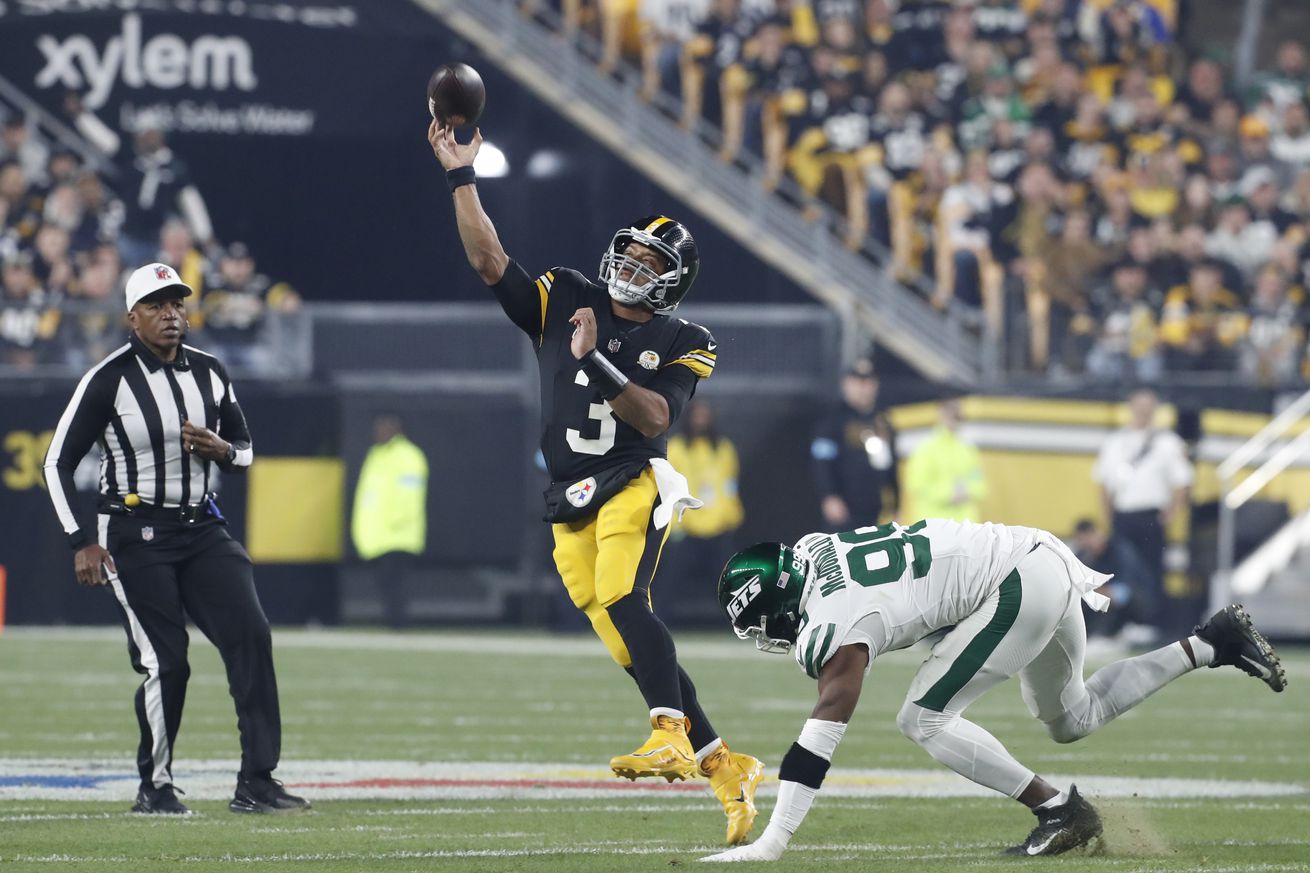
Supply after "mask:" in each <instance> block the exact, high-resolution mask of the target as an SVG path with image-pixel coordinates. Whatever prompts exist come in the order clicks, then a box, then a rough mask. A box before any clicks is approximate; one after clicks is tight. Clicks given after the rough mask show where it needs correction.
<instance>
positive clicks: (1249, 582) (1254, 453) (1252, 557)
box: [1210, 392, 1310, 639]
mask: <svg viewBox="0 0 1310 873" xmlns="http://www.w3.org/2000/svg"><path fill="white" fill-rule="evenodd" d="M1307 457H1310V392H1306V393H1305V394H1302V395H1301V396H1300V397H1299V398H1297V399H1296V400H1294V401H1293V402H1292V403H1291V404H1289V405H1288V406H1287V407H1286V408H1284V409H1283V411H1282V412H1280V413H1279V414H1278V415H1276V416H1275V417H1274V419H1273V420H1272V421H1270V422H1269V424H1268V425H1267V426H1266V427H1265V428H1264V429H1262V430H1261V431H1260V432H1259V433H1257V434H1256V435H1255V436H1253V437H1252V438H1251V439H1249V440H1247V441H1246V443H1244V444H1243V445H1242V446H1240V447H1239V448H1238V449H1237V450H1236V451H1234V452H1233V453H1232V454H1231V455H1230V456H1229V457H1227V458H1225V459H1224V461H1223V462H1222V463H1221V464H1219V467H1218V475H1219V489H1220V492H1219V561H1218V568H1217V569H1216V571H1215V574H1214V577H1213V579H1212V580H1211V585H1210V607H1211V609H1218V608H1220V607H1222V606H1223V605H1225V604H1227V603H1230V602H1234V601H1240V602H1242V603H1245V604H1246V606H1247V608H1248V609H1249V610H1250V611H1251V612H1252V614H1254V615H1257V616H1259V617H1260V626H1261V628H1263V629H1265V630H1266V632H1267V633H1268V634H1269V635H1270V636H1274V637H1281V638H1294V639H1307V638H1310V509H1307V510H1304V511H1302V512H1300V513H1299V514H1297V515H1295V516H1293V517H1292V518H1291V519H1290V520H1288V521H1287V522H1286V523H1285V524H1283V525H1282V527H1281V528H1280V529H1279V530H1278V532H1277V533H1275V534H1274V535H1273V536H1272V537H1269V538H1268V539H1266V540H1264V541H1263V542H1262V543H1261V544H1260V545H1259V546H1258V547H1257V548H1255V549H1253V550H1252V551H1251V552H1250V554H1248V555H1247V556H1245V557H1244V558H1242V559H1241V560H1240V561H1238V560H1237V559H1236V554H1237V552H1238V547H1237V544H1238V541H1239V539H1241V538H1242V531H1241V530H1239V528H1241V527H1242V525H1241V524H1240V523H1239V522H1240V514H1239V513H1240V512H1241V511H1243V508H1244V507H1248V505H1249V504H1252V503H1253V502H1254V498H1256V497H1257V496H1258V495H1259V494H1260V493H1261V491H1263V490H1264V488H1265V487H1266V486H1268V485H1269V484H1270V483H1271V482H1273V481H1274V480H1275V479H1276V478H1277V477H1278V475H1279V474H1280V473H1282V472H1284V471H1285V470H1287V469H1288V468H1289V467H1291V466H1292V465H1294V464H1297V463H1301V462H1304V460H1305V459H1306V458H1307ZM1248 508H1249V507H1248Z"/></svg>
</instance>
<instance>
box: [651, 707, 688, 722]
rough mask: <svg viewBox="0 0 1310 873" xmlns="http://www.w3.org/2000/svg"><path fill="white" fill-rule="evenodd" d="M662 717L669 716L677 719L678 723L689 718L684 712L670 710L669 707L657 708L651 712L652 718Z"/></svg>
mask: <svg viewBox="0 0 1310 873" xmlns="http://www.w3.org/2000/svg"><path fill="white" fill-rule="evenodd" d="M661 715H667V716H668V717H669V718H671V719H675V720H676V721H682V720H683V719H684V718H686V717H687V716H686V715H684V714H683V712H682V710H680V709H670V708H669V707H667V706H657V707H655V708H654V709H652V710H651V711H650V717H651V718H656V717H658V716H661Z"/></svg>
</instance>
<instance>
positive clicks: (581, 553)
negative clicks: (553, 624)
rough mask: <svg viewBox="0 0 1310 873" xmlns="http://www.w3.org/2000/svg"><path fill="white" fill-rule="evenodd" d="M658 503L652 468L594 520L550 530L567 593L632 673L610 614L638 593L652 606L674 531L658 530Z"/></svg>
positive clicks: (611, 650) (629, 661) (610, 502)
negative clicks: (659, 568)
mask: <svg viewBox="0 0 1310 873" xmlns="http://www.w3.org/2000/svg"><path fill="white" fill-rule="evenodd" d="M658 498H659V491H658V489H657V488H656V487H655V473H654V471H652V470H651V469H650V468H649V467H647V468H646V469H645V470H643V471H642V473H641V475H640V476H638V477H637V478H635V479H633V480H632V481H631V482H629V483H628V484H627V485H626V486H625V487H624V488H623V490H622V491H620V492H619V493H618V494H615V495H614V496H613V497H611V498H610V499H609V500H608V501H606V503H605V505H604V506H602V507H601V508H600V509H599V510H598V511H597V512H596V514H595V515H593V516H592V517H591V518H589V519H587V520H585V521H576V522H571V523H565V524H553V525H551V531H552V533H554V535H555V567H556V568H557V569H558V570H559V575H560V578H561V579H563V580H564V588H565V589H566V590H567V591H568V592H569V597H570V598H571V599H572V600H573V605H574V606H576V607H577V608H578V609H581V610H582V611H583V612H584V613H586V615H587V618H588V619H590V620H591V626H592V628H593V629H594V630H595V631H596V636H598V637H600V640H601V642H602V643H604V644H605V648H606V649H608V650H609V653H610V657H612V658H613V659H614V660H615V662H616V663H618V665H619V666H620V667H631V666H632V657H631V656H630V655H629V654H628V647H627V646H626V645H625V644H624V642H623V638H622V637H621V636H619V632H618V630H617V629H616V628H615V627H614V622H612V621H610V617H609V613H608V612H606V611H605V608H606V607H607V606H610V605H611V604H613V603H614V602H615V601H616V600H618V599H619V598H621V597H625V596H627V595H628V594H631V593H632V592H633V591H640V592H642V593H643V594H645V596H646V599H647V602H649V601H650V583H651V579H653V578H654V577H655V568H656V566H658V565H659V560H660V552H661V551H662V550H663V548H664V540H665V539H666V538H667V537H668V534H669V530H670V528H672V527H673V525H671V524H670V525H667V526H666V527H665V528H664V529H663V530H656V529H655V523H654V521H653V519H652V514H653V512H654V508H655V503H656V501H657V500H658Z"/></svg>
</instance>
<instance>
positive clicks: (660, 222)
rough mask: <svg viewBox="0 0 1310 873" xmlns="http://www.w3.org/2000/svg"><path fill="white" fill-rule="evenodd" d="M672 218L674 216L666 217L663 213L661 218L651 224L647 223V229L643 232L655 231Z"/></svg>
mask: <svg viewBox="0 0 1310 873" xmlns="http://www.w3.org/2000/svg"><path fill="white" fill-rule="evenodd" d="M672 220H673V219H672V218H665V217H664V216H663V215H661V216H660V217H659V218H657V219H655V220H654V221H652V222H651V223H650V224H648V225H646V229H645V230H644V231H643V233H654V232H655V228H657V227H659V226H660V225H663V224H668V223H669V222H670V221H672Z"/></svg>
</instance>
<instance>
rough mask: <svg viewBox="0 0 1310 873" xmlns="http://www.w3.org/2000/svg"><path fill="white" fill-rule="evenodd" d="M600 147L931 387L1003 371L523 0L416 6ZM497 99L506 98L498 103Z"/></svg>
mask: <svg viewBox="0 0 1310 873" xmlns="http://www.w3.org/2000/svg"><path fill="white" fill-rule="evenodd" d="M414 2H416V3H417V4H418V5H419V6H421V7H423V8H425V9H427V10H428V11H430V12H431V13H432V14H434V15H436V16H437V17H438V18H440V19H441V20H442V21H443V23H445V24H446V25H447V26H448V27H449V28H451V29H452V30H453V31H454V32H455V33H457V34H459V35H460V36H461V37H463V38H464V39H466V40H467V41H468V42H470V43H471V44H473V45H474V46H476V47H477V48H478V49H479V50H480V51H481V52H482V53H483V54H484V55H485V56H486V57H488V58H489V59H490V60H491V61H492V62H493V63H495V64H497V65H498V66H499V67H501V69H502V70H503V71H504V72H505V73H507V74H508V75H509V76H511V77H512V78H513V79H514V80H515V81H517V82H518V83H519V84H520V85H521V86H522V87H524V88H526V89H528V91H530V92H531V93H533V94H534V95H535V96H536V97H538V98H539V99H541V100H542V101H544V102H545V103H547V104H548V105H550V106H552V107H554V108H555V109H557V110H558V111H559V113H560V114H561V116H563V117H565V118H567V119H569V120H570V121H571V122H572V123H574V124H575V125H577V126H578V127H579V128H581V129H582V130H584V131H586V132H587V133H588V134H589V135H590V136H591V137H593V138H594V139H596V140H597V141H599V142H601V143H603V144H604V145H606V146H607V147H609V148H610V149H611V150H613V151H614V153H615V154H617V155H619V156H621V157H622V158H624V159H625V160H627V161H628V162H629V163H631V164H632V165H633V166H634V167H635V168H636V169H637V170H638V171H640V172H642V173H643V174H645V175H647V176H649V177H650V178H651V179H652V180H653V181H655V182H656V183H657V184H659V185H661V186H663V187H664V188H665V189H667V190H668V191H669V192H670V193H672V194H674V195H676V196H677V197H679V198H681V199H682V200H683V201H685V202H686V203H688V204H689V205H690V206H691V207H692V208H694V209H696V210H697V211H698V212H699V213H700V215H701V217H702V218H703V219H704V220H707V221H710V222H712V223H713V224H714V225H715V226H717V227H718V228H719V229H720V230H722V231H723V232H725V233H727V234H728V235H729V236H731V237H733V238H734V239H736V240H737V241H738V242H740V243H741V244H742V245H743V246H744V247H745V248H746V249H747V250H748V251H750V252H751V253H753V254H754V255H755V256H756V257H758V258H760V259H761V260H762V261H764V262H765V263H767V264H769V265H771V266H772V267H774V268H776V269H777V270H779V271H780V272H781V273H783V274H784V275H786V276H787V277H788V278H790V279H791V280H792V281H794V282H796V283H797V284H798V285H800V286H801V287H802V288H804V289H806V290H807V291H808V292H809V293H810V294H812V295H813V296H814V297H815V298H817V299H818V300H820V301H822V302H823V303H825V304H827V305H828V306H829V307H831V308H832V309H833V310H834V311H836V312H837V313H838V314H839V315H840V316H841V317H842V318H843V319H846V320H848V321H850V322H852V323H854V324H857V325H859V327H860V328H861V329H862V330H863V331H865V332H866V333H867V334H868V335H869V336H871V337H872V338H873V339H874V340H875V341H877V342H878V343H880V344H882V345H883V346H885V347H887V348H888V349H889V350H890V351H892V352H894V353H895V354H897V355H898V356H899V357H901V358H902V359H903V360H905V361H906V362H907V363H909V364H910V365H912V366H913V367H915V369H917V370H918V371H919V372H920V373H922V374H923V375H924V376H925V377H927V378H929V379H932V380H934V381H939V382H952V383H955V384H957V385H960V386H972V385H976V384H978V383H979V382H980V381H985V380H987V379H988V378H989V377H990V376H993V375H995V374H996V373H997V368H998V366H999V363H1000V362H999V360H998V359H997V357H996V355H995V354H994V353H993V351H991V350H994V349H995V348H996V347H997V344H996V343H988V342H984V341H983V340H982V339H981V338H980V337H979V335H978V333H977V332H976V330H974V329H973V328H971V327H970V326H969V325H968V324H967V323H966V321H965V320H964V318H962V317H961V316H960V315H959V314H957V313H947V314H943V313H940V312H938V311H936V310H934V309H933V308H932V307H931V306H929V305H928V303H927V302H926V301H925V299H924V297H923V296H922V295H921V294H919V293H916V292H915V291H914V290H912V289H910V288H907V287H905V286H903V285H900V284H899V283H897V282H896V281H895V280H893V279H892V278H891V276H890V275H889V274H888V273H887V272H886V271H884V270H882V269H881V268H879V267H878V266H877V265H876V264H875V263H874V262H873V261H872V260H870V259H869V258H867V257H865V256H863V255H861V254H859V253H856V252H852V251H849V250H847V249H846V248H844V247H843V246H842V244H841V241H840V240H839V239H838V238H837V237H836V236H835V235H834V234H833V233H832V231H831V227H832V226H833V225H834V224H835V223H836V222H835V217H834V216H832V215H831V214H829V215H827V216H825V218H826V219H827V220H826V221H825V220H819V221H815V220H807V219H806V217H805V215H804V214H803V212H802V209H801V208H798V207H797V206H796V205H793V204H790V203H788V202H786V201H785V200H784V199H783V198H781V197H778V196H775V195H773V194H770V193H769V192H767V191H766V190H765V188H764V186H763V185H762V184H761V181H760V180H761V178H762V176H763V168H762V166H760V165H759V164H758V162H756V163H754V164H752V163H751V161H750V159H749V158H747V159H745V161H744V165H745V169H742V168H741V167H738V166H729V165H727V164H725V163H723V162H722V161H720V160H719V158H718V156H717V153H716V150H715V149H714V148H713V147H712V145H711V143H710V141H709V140H712V138H713V135H712V133H711V132H709V131H686V130H683V129H682V128H680V127H679V126H678V125H677V124H676V123H675V122H674V121H673V120H672V119H671V118H669V117H667V116H666V115H664V114H662V113H661V112H660V111H658V110H657V109H656V108H654V107H652V106H650V105H647V104H645V103H643V102H642V101H641V100H640V99H639V98H638V96H637V79H638V77H637V75H636V73H635V71H629V75H625V76H622V77H621V78H620V79H619V80H616V79H614V78H611V77H608V76H605V75H603V74H601V73H600V72H599V71H598V69H597V68H596V66H595V64H594V63H593V62H592V60H591V59H590V58H589V57H588V56H587V55H586V54H585V53H584V52H583V51H582V50H581V49H579V48H578V47H577V46H576V45H572V44H570V43H568V42H566V41H565V40H563V39H561V38H560V37H559V35H558V34H557V33H556V32H554V31H552V30H551V29H549V28H548V27H546V26H545V25H543V24H541V23H540V22H538V21H536V20H533V19H532V18H529V17H527V16H524V15H522V14H521V13H520V12H519V10H518V8H517V4H516V3H515V2H513V0H414ZM490 99H491V100H493V101H494V100H495V95H492V96H491V98H490Z"/></svg>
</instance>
